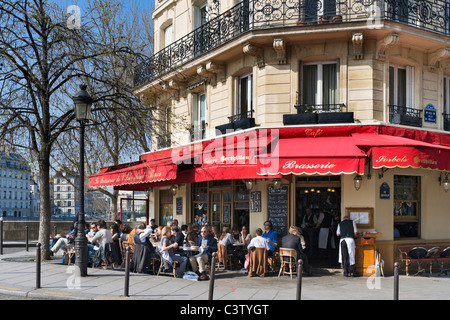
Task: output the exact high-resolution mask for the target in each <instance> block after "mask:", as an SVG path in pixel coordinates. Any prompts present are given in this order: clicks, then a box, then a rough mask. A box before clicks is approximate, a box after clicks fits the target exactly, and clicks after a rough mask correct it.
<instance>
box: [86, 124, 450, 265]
mask: <svg viewBox="0 0 450 320" xmlns="http://www.w3.org/2000/svg"><path fill="white" fill-rule="evenodd" d="M449 171H450V135H448V134H445V133H439V132H431V131H429V130H426V131H425V130H420V129H411V128H405V127H400V126H393V125H389V124H382V123H374V124H372V125H367V124H366V125H348V124H347V125H329V126H320V125H316V126H290V127H287V126H284V127H280V128H266V129H264V128H260V127H259V128H252V129H247V130H241V131H237V132H232V133H227V134H224V135H222V136H220V137H218V138H215V139H210V140H202V141H197V142H194V143H191V144H187V145H184V146H178V147H174V148H167V149H163V150H159V151H156V152H151V153H145V154H142V155H141V156H140V159H139V161H137V162H132V163H127V164H122V165H119V166H115V167H107V168H103V169H102V170H101V172H100V173H99V174H96V175H93V176H91V177H90V181H89V186H90V187H106V186H114V188H116V189H119V190H131V191H146V192H147V195H148V203H149V205H148V208H149V210H148V213H147V222H148V219H149V218H155V219H156V220H157V224H165V223H167V222H168V221H170V220H173V219H177V220H178V221H179V222H180V223H181V224H188V223H193V222H197V223H200V224H202V223H203V222H205V221H208V222H210V223H212V224H213V225H214V226H216V227H217V228H218V230H221V228H222V227H223V226H229V227H234V226H236V227H238V228H239V229H240V228H241V227H242V226H244V225H245V226H247V228H248V229H249V230H250V232H251V233H253V234H254V231H255V230H256V229H257V228H262V226H263V224H264V222H265V221H266V220H270V221H271V222H272V223H273V225H274V229H275V231H276V232H277V234H278V236H279V237H282V236H283V235H285V234H287V232H288V228H289V226H290V225H297V226H299V227H301V226H302V218H303V217H304V215H305V213H306V209H307V208H309V209H311V210H312V212H313V214H316V215H317V214H319V212H320V211H324V212H326V213H327V214H329V215H330V216H331V218H332V225H331V229H330V230H331V232H330V233H329V237H330V239H333V237H332V232H335V227H336V224H337V223H338V222H339V221H340V220H341V217H342V216H343V215H344V214H349V215H350V216H351V217H352V219H356V220H357V225H358V231H359V232H360V233H363V232H364V233H365V236H367V237H371V238H374V239H376V250H377V251H378V252H379V253H380V256H381V259H383V261H384V262H385V266H386V267H385V269H386V271H385V272H388V273H389V272H390V270H391V269H390V268H389V265H392V264H393V262H394V261H395V259H396V247H398V246H399V245H401V244H405V243H409V244H411V243H417V244H423V245H424V244H433V243H439V244H440V245H442V243H448V244H449V245H450V241H449V240H448V239H449V238H450V234H449V229H448V225H449V223H450V212H449V211H448V208H449V207H450V197H449V193H448V183H449V181H448V178H449V177H448V172H449ZM328 245H329V246H330V245H331V244H330V243H328Z"/></svg>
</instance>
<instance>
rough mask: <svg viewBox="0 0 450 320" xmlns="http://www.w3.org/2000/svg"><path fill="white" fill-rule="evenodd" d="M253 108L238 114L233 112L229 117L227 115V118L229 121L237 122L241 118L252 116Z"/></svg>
mask: <svg viewBox="0 0 450 320" xmlns="http://www.w3.org/2000/svg"><path fill="white" fill-rule="evenodd" d="M253 112H254V111H253V109H252V110H250V111H248V112H244V113H239V114H235V115H233V116H231V117H228V120H230V123H234V122H237V121H239V120H243V119H249V118H250V119H251V118H253Z"/></svg>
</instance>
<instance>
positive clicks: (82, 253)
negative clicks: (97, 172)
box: [72, 85, 92, 277]
mask: <svg viewBox="0 0 450 320" xmlns="http://www.w3.org/2000/svg"><path fill="white" fill-rule="evenodd" d="M86 88H87V87H86V86H85V85H81V86H80V89H81V91H79V92H78V93H77V94H76V95H75V96H73V97H72V100H73V103H74V105H75V117H76V119H77V121H78V122H79V123H80V185H79V187H80V198H79V199H80V200H79V201H80V203H79V210H78V223H77V234H76V237H75V265H76V266H77V267H78V270H79V272H80V276H81V277H86V276H87V258H88V252H87V238H86V234H85V232H84V228H85V227H84V225H85V216H84V127H85V124H86V123H87V122H88V121H89V118H90V115H91V106H92V98H91V96H90V95H89V93H87V92H86Z"/></svg>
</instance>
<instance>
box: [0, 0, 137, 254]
mask: <svg viewBox="0 0 450 320" xmlns="http://www.w3.org/2000/svg"><path fill="white" fill-rule="evenodd" d="M91 18H92V16H91V17H90V16H83V18H82V19H79V21H78V22H80V25H79V26H77V25H76V24H75V27H74V26H73V25H70V24H68V20H67V19H68V15H67V12H66V8H60V7H58V5H57V2H51V1H50V0H33V1H31V0H0V67H1V70H0V107H1V109H0V143H7V144H10V145H12V146H15V147H18V148H27V149H28V150H30V152H31V153H32V155H33V156H34V159H35V161H36V163H37V166H38V168H39V175H40V190H41V193H40V197H41V199H40V203H41V211H40V229H39V242H40V243H42V249H43V250H42V256H43V258H44V259H46V258H48V253H49V241H48V239H49V236H50V217H51V212H50V188H49V179H50V168H51V154H52V150H53V148H54V145H55V143H56V141H57V140H58V138H59V137H60V136H61V135H62V134H63V133H64V132H67V131H70V130H73V129H75V128H76V125H77V124H76V122H75V121H74V112H73V106H72V105H71V101H70V99H68V98H69V97H67V91H66V90H68V88H70V85H72V84H81V83H87V84H89V85H90V93H91V95H92V96H93V97H94V106H95V107H96V109H97V112H101V111H102V110H104V109H105V108H108V109H109V110H110V111H113V110H115V111H116V112H119V110H132V109H133V108H135V107H136V108H137V107H138V106H139V104H136V103H130V101H132V100H133V99H135V98H136V97H133V95H131V94H130V90H129V85H125V86H124V87H121V86H122V85H123V84H124V82H117V81H116V79H110V78H108V73H107V72H106V70H108V68H109V67H110V65H109V64H107V63H105V57H114V59H117V60H114V61H120V60H121V59H122V58H123V57H127V59H128V57H130V56H134V57H135V59H137V60H138V59H142V58H145V57H143V56H142V54H141V53H140V52H139V53H135V52H133V51H132V49H131V48H130V47H127V46H122V45H120V44H119V45H114V43H113V41H108V39H105V38H102V37H101V36H100V34H101V32H102V30H100V29H99V28H98V27H97V26H96V24H95V21H94V20H93V19H91ZM111 25H113V24H111ZM98 39H101V41H102V42H100V41H98ZM103 41H106V43H105V42H103ZM99 84H102V85H99ZM100 101H102V103H100ZM106 103H108V105H106ZM111 108H112V109H113V110H111ZM105 121H108V120H107V119H105ZM72 148H73V146H72Z"/></svg>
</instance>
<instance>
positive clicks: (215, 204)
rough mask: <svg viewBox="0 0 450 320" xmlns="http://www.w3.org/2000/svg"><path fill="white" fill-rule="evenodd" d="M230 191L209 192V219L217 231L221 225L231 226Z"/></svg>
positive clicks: (220, 229)
mask: <svg viewBox="0 0 450 320" xmlns="http://www.w3.org/2000/svg"><path fill="white" fill-rule="evenodd" d="M231 200H232V193H231V191H214V192H212V193H211V221H212V224H213V226H216V227H217V228H218V230H219V233H221V232H222V228H223V227H230V226H231V222H232V221H231Z"/></svg>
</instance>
